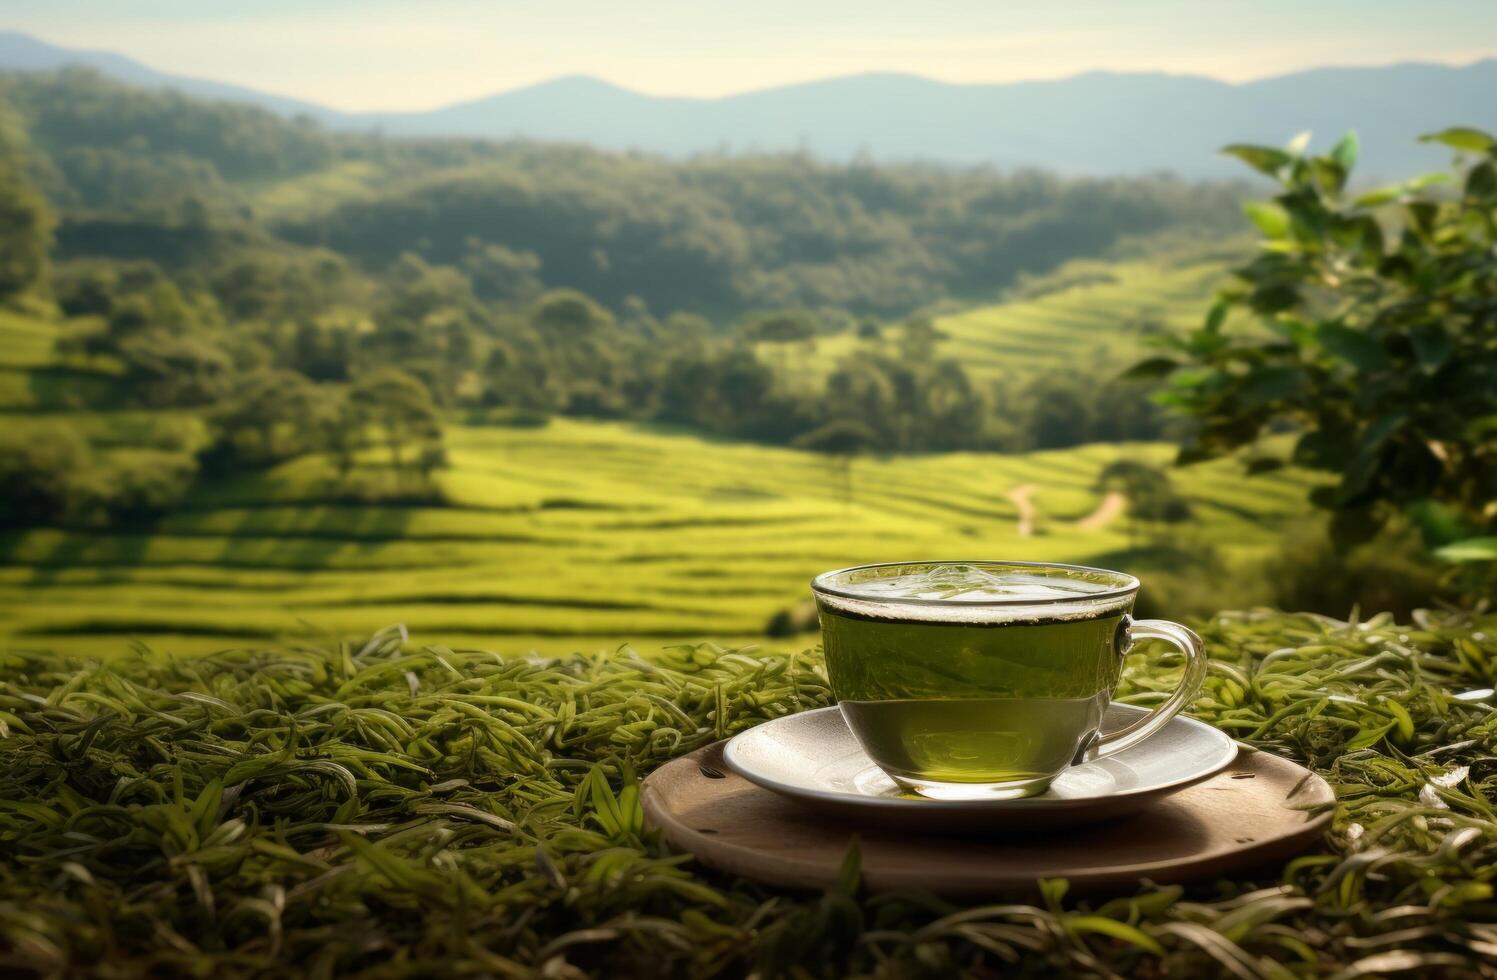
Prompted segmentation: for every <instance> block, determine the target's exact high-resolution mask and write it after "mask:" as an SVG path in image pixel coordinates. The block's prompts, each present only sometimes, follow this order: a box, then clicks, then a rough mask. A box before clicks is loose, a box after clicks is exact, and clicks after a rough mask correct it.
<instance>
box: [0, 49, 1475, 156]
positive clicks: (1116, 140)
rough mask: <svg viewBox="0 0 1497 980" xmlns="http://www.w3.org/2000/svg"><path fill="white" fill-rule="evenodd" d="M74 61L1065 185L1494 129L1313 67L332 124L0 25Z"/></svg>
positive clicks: (560, 130)
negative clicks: (1233, 146)
mask: <svg viewBox="0 0 1497 980" xmlns="http://www.w3.org/2000/svg"><path fill="white" fill-rule="evenodd" d="M67 65H84V66H87V67H91V68H94V69H96V70H98V71H99V72H101V73H103V74H104V75H107V76H110V77H112V78H115V79H118V80H121V81H125V82H130V83H133V84H138V85H147V86H160V87H167V88H171V89H175V90H178V91H181V92H183V93H186V94H189V95H194V96H200V97H205V98H215V99H231V100H234V101H240V102H249V103H253V104H255V105H259V106H262V107H264V108H266V109H269V110H270V111H272V112H276V113H279V114H282V115H306V116H310V117H312V118H314V119H316V120H318V121H319V122H322V123H323V124H325V125H327V126H329V127H332V128H334V129H350V130H360V131H364V130H372V129H378V130H381V131H383V132H385V133H388V134H390V135H401V136H468V137H486V138H506V137H516V136H518V137H526V138H531V139H539V140H561V141H570V142H579V143H588V144H592V145H594V146H599V147H604V148H608V149H618V150H641V151H645V152H651V153H660V154H666V155H671V156H683V155H688V154H692V153H701V152H712V151H729V152H763V151H784V150H803V151H806V152H809V153H812V154H814V155H816V156H819V157H823V158H827V159H843V160H845V159H852V158H855V157H860V156H862V157H867V158H870V159H874V160H880V161H896V160H898V161H906V160H922V161H930V162H937V163H949V164H963V165H970V164H992V165H994V166H998V167H1002V168H1015V167H1028V166H1033V167H1043V168H1046V169H1050V170H1056V171H1060V172H1062V173H1067V174H1089V175H1122V174H1140V173H1149V172H1154V171H1161V170H1169V171H1174V172H1176V173H1179V174H1183V175H1185V176H1189V177H1222V176H1238V175H1241V174H1242V173H1243V172H1244V171H1243V169H1242V168H1241V166H1240V165H1238V164H1236V163H1235V162H1233V161H1229V160H1226V159H1223V158H1221V157H1220V156H1219V155H1218V154H1217V153H1216V151H1217V150H1218V149H1219V148H1220V147H1221V146H1223V145H1224V144H1227V143H1233V142H1262V143H1270V144H1280V143H1283V142H1284V141H1286V140H1287V139H1288V138H1289V137H1291V136H1293V135H1294V134H1295V133H1298V132H1300V131H1302V130H1306V129H1308V130H1312V131H1313V132H1314V133H1315V136H1316V140H1315V143H1316V145H1320V146H1324V145H1328V144H1329V143H1330V142H1331V141H1332V140H1334V139H1336V138H1337V137H1339V136H1340V134H1341V133H1343V132H1345V131H1346V130H1348V129H1355V130H1357V132H1358V134H1359V135H1360V137H1361V141H1362V146H1363V155H1362V159H1363V162H1362V164H1361V165H1360V166H1359V168H1358V169H1359V173H1360V176H1361V178H1362V179H1364V180H1370V179H1392V178H1397V177H1404V176H1409V175H1411V174H1413V173H1417V172H1422V171H1424V170H1427V169H1432V168H1438V167H1440V166H1442V165H1443V164H1444V163H1445V162H1446V157H1447V154H1446V153H1445V152H1444V151H1442V150H1439V149H1437V148H1434V147H1430V146H1421V145H1417V144H1416V143H1415V142H1414V141H1415V139H1416V137H1418V136H1419V134H1421V133H1425V132H1429V131H1431V130H1435V129H1441V128H1444V127H1446V126H1451V125H1470V126H1478V127H1483V128H1488V129H1497V98H1493V97H1492V96H1493V93H1494V92H1497V59H1486V60H1483V61H1478V62H1475V63H1473V64H1470V65H1466V66H1463V67H1450V66H1446V65H1433V64H1412V63H1411V64H1397V65H1389V66H1386V67H1376V68H1318V69H1313V70H1310V71H1302V72H1296V73H1294V74H1290V75H1282V76H1279V77H1276V78H1269V79H1264V80H1261V81H1256V82H1249V83H1245V84H1240V85H1233V84H1229V83H1226V82H1221V81H1216V80H1214V79H1209V78H1203V77H1199V76H1189V75H1166V74H1161V73H1116V72H1088V73H1086V74H1082V75H1076V76H1074V77H1071V78H1064V79H1059V80H1055V81H1034V82H1013V83H1004V84H991V85H952V84H947V83H944V82H937V81H932V80H930V79H927V78H920V77H917V76H913V75H900V74H890V73H877V74H866V75H850V76H846V77H842V78H832V79H827V80H825V81H818V82H807V83H804V84H798V85H786V86H781V87H778V88H770V89H764V90H761V91H756V92H746V93H743V94H740V95H730V96H725V97H722V98H714V99H690V98H670V97H660V96H652V95H644V94H641V93H638V92H632V91H630V90H628V89H625V88H621V87H619V86H617V85H613V84H611V83H609V82H606V81H602V80H600V79H596V78H589V77H585V76H573V77H567V78H559V79H556V80H553V81H549V82H544V83H542V84H539V85H533V86H529V87H527V88H521V89H515V90H513V91H508V92H501V93H499V94H497V95H492V96H489V97H487V98H483V99H477V100H474V101H471V102H462V103H457V104H454V105H449V106H444V107H441V108H438V109H432V110H429V111H425V112H390V113H345V112H339V111H337V110H334V109H329V108H327V107H325V106H319V105H316V104H314V103H311V102H304V101H300V100H297V99H292V98H286V97H284V96H278V95H269V94H266V93H263V92H258V91H255V90H254V89H250V88H244V87H240V86H236V85H229V84H225V83H221V82H214V81H207V80H203V79H196V78H185V77H182V76H177V75H171V74H167V73H165V72H160V71H156V70H155V69H152V68H149V67H147V66H145V65H142V64H140V63H139V62H137V61H134V60H132V59H130V58H127V57H124V56H123V55H119V54H114V53H110V52H104V51H78V50H71V49H67V48H61V47H57V46H54V45H51V44H47V43H45V42H43V41H40V40H37V39H36V38H33V37H30V36H28V35H25V34H20V33H15V32H0V70H15V71H35V70H48V69H55V68H60V67H63V66H67Z"/></svg>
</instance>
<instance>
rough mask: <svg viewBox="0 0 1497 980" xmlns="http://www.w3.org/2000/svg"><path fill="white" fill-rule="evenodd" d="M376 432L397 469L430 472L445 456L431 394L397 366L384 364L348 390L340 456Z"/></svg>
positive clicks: (341, 426)
mask: <svg viewBox="0 0 1497 980" xmlns="http://www.w3.org/2000/svg"><path fill="white" fill-rule="evenodd" d="M371 432H372V433H373V435H374V437H375V438H376V439H377V440H379V441H380V442H382V443H383V444H384V446H385V448H386V449H387V450H388V451H389V453H390V465H391V466H392V467H393V468H394V469H395V471H396V472H397V473H400V472H419V473H422V474H423V475H426V474H429V473H430V471H431V470H432V469H433V468H435V467H436V466H438V465H440V464H441V462H442V461H443V458H444V450H443V446H442V420H441V416H440V415H439V414H438V412H437V407H436V403H435V402H433V401H432V397H431V392H430V391H428V390H427V388H426V386H425V385H423V384H422V383H421V382H420V381H418V380H417V379H416V378H414V377H412V376H411V375H409V374H407V373H406V372H404V371H401V370H399V369H398V368H379V369H378V370H375V371H371V372H369V373H368V374H365V375H363V376H361V377H359V378H358V379H357V380H355V381H354V383H353V385H352V386H351V387H350V388H349V389H348V394H347V396H346V397H345V399H344V406H343V413H342V420H341V424H340V433H339V439H338V442H339V445H340V447H341V448H340V456H342V457H343V458H344V459H345V460H349V461H351V448H350V447H357V446H359V445H361V444H362V443H363V440H364V438H365V437H366V436H367V435H368V434H370V433H371Z"/></svg>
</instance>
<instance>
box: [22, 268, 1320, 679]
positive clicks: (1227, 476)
mask: <svg viewBox="0 0 1497 980" xmlns="http://www.w3.org/2000/svg"><path fill="white" fill-rule="evenodd" d="M1207 269H1208V267H1207V266H1199V265H1197V266H1185V267H1168V268H1166V267H1162V266H1161V267H1152V271H1150V268H1149V267H1146V266H1145V265H1142V264H1138V265H1126V264H1116V265H1112V266H1109V267H1108V270H1110V271H1107V272H1106V274H1105V276H1102V275H1098V276H1093V277H1091V278H1088V277H1086V276H1082V277H1080V280H1081V281H1079V282H1078V283H1077V284H1076V285H1073V286H1071V287H1069V288H1062V289H1059V290H1056V291H1054V292H1051V293H1048V294H1046V295H1044V296H1040V297H1038V298H1035V299H1030V300H1024V301H1016V302H1014V303H1008V304H1003V305H1002V306H998V307H993V308H990V309H986V310H978V311H974V312H971V313H967V314H964V315H962V316H957V317H950V318H946V319H943V320H942V321H941V327H942V329H943V330H945V331H946V332H947V333H948V334H950V335H951V338H952V339H951V340H950V341H948V344H949V347H950V350H951V352H952V353H954V354H957V355H958V356H960V357H962V358H963V359H964V360H966V361H968V362H969V363H971V364H973V365H974V366H977V367H980V368H985V369H991V370H993V371H998V370H1000V369H1003V370H1017V369H1021V368H1023V369H1025V370H1038V369H1042V368H1043V367H1045V366H1049V365H1060V364H1063V363H1065V359H1066V357H1068V356H1071V355H1067V354H1066V353H1065V352H1066V351H1073V354H1075V355H1078V356H1079V355H1080V354H1082V353H1084V352H1086V351H1091V350H1093V349H1094V348H1096V349H1099V350H1100V349H1103V348H1107V349H1111V348H1108V346H1107V345H1108V344H1112V345H1114V347H1117V348H1124V347H1128V346H1130V345H1132V344H1134V343H1135V342H1136V339H1137V338H1136V336H1134V334H1135V333H1136V330H1134V329H1133V327H1130V326H1129V325H1130V324H1131V325H1137V324H1139V323H1143V322H1166V321H1167V322H1171V323H1174V322H1176V321H1178V320H1179V319H1180V318H1182V317H1185V316H1187V315H1189V312H1188V311H1192V312H1193V311H1199V309H1200V297H1201V296H1202V295H1204V293H1205V291H1206V289H1207V285H1206V278H1205V277H1206V276H1207V274H1208V273H1207V271H1206V270H1207ZM1191 297H1194V298H1191ZM57 331H58V327H57V326H56V325H54V324H49V323H46V322H44V321H41V320H37V319H35V318H28V317H25V316H21V315H18V314H5V315H3V316H0V408H3V414H0V424H3V425H5V426H7V427H10V428H12V429H17V428H20V427H24V426H31V425H39V424H48V423H55V422H58V421H65V422H66V424H68V425H69V426H72V427H75V428H77V429H78V430H79V431H81V432H83V433H85V434H86V435H87V436H88V437H89V439H90V440H91V441H92V442H93V443H94V444H95V445H96V446H98V447H101V448H103V449H104V450H105V451H108V452H119V453H149V452H150V451H151V450H152V447H155V446H162V447H167V446H176V447H188V448H190V447H192V446H194V445H195V444H196V442H197V440H199V439H200V438H201V432H202V427H201V422H200V421H199V420H198V419H196V418H194V417H192V416H191V415H190V414H185V413H177V414H171V413H160V412H143V411H138V410H121V409H111V408H108V407H107V406H108V405H109V404H110V393H111V386H112V384H113V379H112V377H111V376H110V366H109V365H108V364H106V363H79V362H64V361H63V360H62V359H60V358H59V356H58V355H57V353H56V351H55V350H54V342H55V339H56V335H57ZM1130 331H1133V332H1130ZM833 340H835V338H834V339H833ZM831 342H833V341H827V342H826V343H831ZM1099 345H1100V346H1099ZM1099 356H1102V355H1099ZM1025 365H1027V367H1025ZM84 406H93V407H91V408H87V407H84ZM100 406H105V407H100ZM448 448H449V456H450V463H451V465H450V467H449V468H448V469H446V470H444V471H441V472H440V473H439V474H438V476H437V482H438V484H439V487H440V491H441V496H442V498H443V500H444V503H443V504H442V505H441V506H383V505H382V506H370V505H354V504H347V503H338V502H335V501H336V498H337V497H338V496H339V494H338V493H337V492H336V491H337V487H336V481H335V477H334V474H333V472H332V469H331V467H330V466H329V464H328V463H327V462H326V461H325V460H322V459H318V458H304V459H300V460H297V461H294V462H292V463H289V464H286V465H284V466H282V467H280V468H278V469H275V470H272V471H269V472H266V473H264V474H261V475H258V476H256V477H254V478H239V479H236V480H235V481H233V482H232V483H228V484H223V485H211V484H210V485H206V486H203V487H200V488H199V489H198V490H197V491H196V492H195V494H194V495H193V497H192V498H191V499H190V500H189V502H188V505H187V507H186V508H185V509H183V510H181V511H179V512H177V513H174V514H172V515H170V516H168V517H166V518H164V519H162V520H160V521H159V522H158V523H157V524H155V525H154V526H151V527H149V528H134V529H128V530H110V531H61V530H54V529H30V530H13V531H8V532H3V533H0V636H4V637H7V638H8V639H7V641H6V642H7V643H8V644H9V645H11V646H44V647H48V648H66V649H84V650H87V649H101V650H103V649H109V650H118V649H122V648H123V646H124V644H123V643H122V642H121V641H122V639H124V638H130V637H138V638H141V639H142V640H145V641H147V642H149V643H151V644H153V645H156V646H160V647H161V648H163V649H166V650H170V651H196V650H202V649H209V648H220V647H223V646H226V645H231V644H234V643H238V642H242V641H250V640H262V639H266V638H285V637H305V638H317V639H319V640H321V639H325V638H327V637H328V636H329V635H344V634H349V633H357V632H361V631H367V630H368V629H369V628H370V627H371V626H372V625H380V624H386V623H403V624H405V625H406V626H407V627H408V628H409V629H410V630H411V631H412V632H413V633H414V634H415V635H416V636H417V637H418V638H419V639H425V640H433V641H443V642H447V643H450V644H481V645H483V646H485V647H488V648H492V649H498V650H502V651H519V650H530V649H538V650H542V651H557V650H572V649H578V648H581V649H602V648H607V647H611V646H614V645H616V644H617V643H619V642H621V641H622V640H623V639H624V638H628V639H631V640H634V641H637V642H638V643H639V645H640V646H641V648H645V647H649V646H651V645H654V646H656V647H658V646H659V645H660V644H662V643H670V642H677V641H687V640H694V639H700V638H703V637H714V638H721V639H724V640H728V641H737V642H742V641H744V640H746V639H752V638H760V637H762V636H763V634H764V631H765V628H766V625H767V623H768V622H769V620H770V618H771V617H772V616H774V615H775V614H776V613H778V612H780V611H782V610H793V609H795V608H796V607H797V605H798V604H803V603H804V600H805V598H806V594H807V593H806V581H807V579H809V578H810V577H811V576H812V575H813V574H814V573H816V572H818V571H820V570H823V569H827V568H832V567H837V566H841V565H847V564H853V563H857V562H864V561H877V560H891V559H898V558H911V557H932V556H935V557H1010V558H1024V559H1039V560H1061V561H1080V562H1085V561H1094V562H1099V563H1104V564H1112V565H1116V566H1122V567H1125V568H1131V569H1134V570H1136V571H1139V572H1141V573H1145V574H1146V573H1147V572H1148V571H1149V570H1151V569H1152V568H1157V567H1162V566H1163V565H1167V564H1168V560H1169V556H1168V554H1167V553H1165V554H1164V555H1163V557H1161V549H1160V548H1159V547H1158V544H1159V542H1158V541H1157V540H1152V538H1153V536H1151V535H1148V534H1144V535H1140V533H1139V529H1137V528H1135V527H1133V526H1132V525H1131V524H1130V522H1129V520H1128V518H1127V516H1126V513H1124V514H1122V515H1121V516H1118V515H1117V514H1116V511H1117V509H1118V504H1119V501H1117V500H1112V501H1110V502H1108V503H1107V504H1106V506H1105V507H1104V501H1103V497H1102V495H1101V494H1100V493H1099V491H1098V490H1097V488H1096V482H1097V476H1098V473H1099V472H1100V471H1101V469H1102V468H1103V467H1104V466H1106V465H1107V464H1108V463H1110V462H1112V461H1114V460H1117V459H1120V458H1125V457H1127V458H1138V459H1142V460H1145V461H1148V462H1152V463H1156V464H1164V463H1165V462H1166V461H1167V460H1168V459H1169V458H1170V456H1171V454H1172V450H1171V449H1170V447H1167V446H1163V445H1146V446H1119V445H1097V446H1089V447H1080V448H1076V449H1069V450H1063V451H1052V452H1041V453H1034V454H1029V455H1022V456H1000V455H993V454H976V453H956V454H944V455H932V456H921V457H894V458H868V459H860V460H858V461H856V462H855V463H854V464H853V465H852V467H851V470H850V472H849V473H848V474H846V475H844V473H843V472H842V471H841V470H840V469H839V468H838V466H837V464H835V463H833V462H831V461H828V460H826V459H824V458H822V457H819V456H816V455H813V454H809V453H804V452H799V451H796V450H791V449H783V448H773V447H765V446H756V445H747V444H736V443H729V442H722V441H714V440H712V439H708V438H703V437H701V436H698V435H693V434H688V433H682V432H673V431H669V430H664V429H660V428H655V427H648V426H640V425H633V424H625V423H611V422H588V421H580V420H570V419H556V420H553V421H551V422H550V423H548V424H545V425H543V426H537V427H521V426H505V425H492V426H469V425H461V424H454V425H452V426H451V428H450V429H449V432H448ZM1174 480H1175V482H1176V485H1177V489H1178V490H1179V492H1180V493H1181V494H1182V495H1183V496H1185V497H1186V498H1187V499H1188V500H1189V501H1190V503H1191V505H1192V508H1193V517H1192V519H1191V521H1190V522H1189V523H1187V524H1185V525H1182V526H1180V527H1178V528H1176V529H1174V530H1172V531H1171V541H1170V542H1169V543H1170V545H1171V547H1173V548H1176V549H1184V550H1187V551H1188V550H1191V549H1199V548H1202V547H1206V546H1214V547H1216V548H1217V549H1219V550H1220V552H1221V553H1222V554H1223V555H1224V556H1225V557H1226V558H1227V559H1230V560H1251V559H1253V558H1254V557H1256V556H1260V555H1263V554H1265V553H1267V552H1268V551H1269V550H1270V549H1272V548H1274V547H1275V546H1276V545H1277V543H1278V540H1279V535H1280V528H1281V527H1282V524H1283V522H1284V520H1285V519H1286V518H1290V517H1292V516H1294V515H1296V514H1299V513H1302V512H1303V511H1304V510H1305V509H1306V504H1305V502H1304V500H1305V492H1306V483H1307V480H1308V477H1306V476H1305V475H1303V474H1296V473H1283V474H1279V475H1275V476H1270V477H1260V478H1255V479H1253V480H1251V481H1245V480H1244V479H1243V477H1242V476H1241V472H1240V470H1239V469H1238V468H1237V467H1236V466H1235V465H1234V464H1220V465H1212V466H1207V467H1197V468H1193V469H1189V470H1184V471H1179V472H1177V473H1175V474H1174ZM1099 508H1102V509H1101V510H1100V511H1099ZM1021 517H1022V518H1024V519H1023V520H1021ZM1088 517H1090V518H1091V519H1090V520H1088V519H1087V518H1088ZM1143 544H1152V545H1154V546H1153V547H1140V546H1141V545H1143ZM787 642H789V643H799V642H800V641H799V640H790V641H787Z"/></svg>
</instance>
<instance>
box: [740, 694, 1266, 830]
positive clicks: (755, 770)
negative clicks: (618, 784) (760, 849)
mask: <svg viewBox="0 0 1497 980" xmlns="http://www.w3.org/2000/svg"><path fill="white" fill-rule="evenodd" d="M1144 713H1145V709H1143V708H1135V707H1133V706H1132V705H1126V704H1114V705H1111V706H1110V707H1109V708H1108V709H1107V714H1106V715H1105V716H1104V717H1103V719H1102V730H1103V731H1114V730H1116V729H1119V728H1124V727H1126V726H1127V725H1129V724H1131V723H1132V722H1134V721H1136V720H1137V719H1138V718H1139V717H1141V716H1142V715H1143V714H1144ZM1236 755H1237V745H1236V743H1235V742H1233V741H1232V740H1231V739H1230V738H1228V737H1227V736H1226V735H1224V734H1223V733H1222V732H1220V731H1218V730H1217V729H1215V728H1212V727H1211V726H1210V725H1207V724H1205V723H1204V722H1199V721H1196V720H1195V719H1194V718H1186V717H1184V716H1182V715H1176V716H1175V717H1174V718H1172V719H1170V721H1169V723H1168V724H1167V725H1165V726H1164V728H1162V729H1160V730H1159V731H1158V732H1157V733H1156V734H1155V735H1153V736H1152V737H1151V738H1148V739H1146V740H1144V741H1143V742H1141V743H1140V744H1138V745H1136V746H1134V747H1133V748H1131V749H1127V750H1126V751H1123V752H1119V753H1118V754H1117V755H1112V756H1108V757H1107V758H1105V759H1098V760H1096V761H1095V762H1088V763H1084V764H1082V765H1079V766H1072V767H1071V768H1069V769H1067V770H1066V771H1065V772H1063V773H1061V774H1060V775H1059V776H1057V777H1056V778H1055V782H1053V783H1051V784H1050V788H1049V789H1048V790H1046V791H1045V792H1044V793H1042V794H1040V795H1039V796H1031V797H1027V798H1025V799H1019V800H973V801H967V800H928V799H924V798H922V797H918V796H913V795H911V794H907V793H905V792H904V791H903V790H901V789H900V788H899V787H897V786H896V785H895V784H894V781H893V780H892V779H890V778H889V777H888V776H887V775H885V774H884V772H883V770H881V769H879V768H878V767H877V766H875V765H874V764H873V762H872V761H871V760H870V759H869V758H868V756H867V755H866V754H865V753H864V752H863V748H862V746H860V745H859V744H858V741H857V739H856V738H854V737H853V734H852V732H851V731H850V730H849V729H848V727H847V723H846V722H844V721H843V720H842V712H841V710H840V709H838V708H836V707H831V708H819V709H817V710H815V711H805V712H802V713H800V714H795V715H786V716H785V717H783V718H776V719H774V720H773V721H768V722H765V723H764V724H762V725H759V726H758V727H756V728H751V729H749V730H748V731H746V732H742V733H740V734H738V735H736V736H734V738H733V739H732V740H731V741H729V742H728V744H727V746H726V747H725V748H724V749H723V761H724V762H725V763H726V764H727V766H728V768H730V769H732V770H733V771H734V772H736V773H738V775H740V776H742V777H743V778H744V779H747V780H748V781H750V782H752V783H757V784H758V785H760V786H763V787H764V788H765V789H769V790H773V791H774V792H776V793H780V794H782V795H784V796H787V797H790V798H792V799H794V800H797V801H799V802H800V803H802V804H804V805H807V806H810V807H813V808H815V809H818V810H823V811H827V812H831V813H835V814H836V815H838V816H840V817H842V818H844V819H848V820H853V821H862V822H864V823H870V824H879V825H883V826H890V825H894V826H903V827H909V828H911V829H920V830H927V831H932V830H942V829H961V830H971V829H972V828H974V827H985V828H988V829H993V830H1010V829H1024V828H1043V827H1056V826H1060V825H1063V824H1074V823H1084V822H1087V821H1092V820H1105V819H1108V818H1111V817H1117V816H1121V815H1123V814H1125V813H1132V812H1134V811H1135V810H1140V809H1143V808H1144V807H1146V806H1148V805H1149V804H1150V803H1152V802H1154V801H1155V800H1158V799H1160V798H1162V797H1164V796H1168V795H1169V794H1170V793H1173V792H1175V791H1176V790H1180V789H1184V788H1185V787H1187V786H1190V785H1192V784H1194V783H1199V782H1201V781H1202V780H1204V779H1208V778H1210V777H1211V776H1213V775H1215V774H1216V773H1218V772H1221V771H1222V770H1223V769H1225V768H1226V767H1227V766H1228V765H1229V764H1230V763H1231V762H1232V760H1233V759H1234V758H1235V757H1236Z"/></svg>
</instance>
